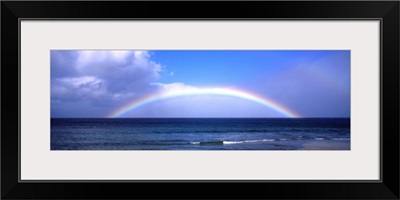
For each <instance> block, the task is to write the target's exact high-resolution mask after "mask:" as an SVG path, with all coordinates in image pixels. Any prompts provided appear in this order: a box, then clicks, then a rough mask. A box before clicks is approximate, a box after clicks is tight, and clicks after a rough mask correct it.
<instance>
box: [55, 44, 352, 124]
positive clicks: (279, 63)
mask: <svg viewBox="0 0 400 200" xmlns="http://www.w3.org/2000/svg"><path fill="white" fill-rule="evenodd" d="M185 88H186V89H187V88H200V89H201V88H230V89H234V90H241V91H245V92H246V93H249V94H254V95H256V96H258V97H262V98H266V99H269V100H271V101H273V102H276V103H278V104H280V105H281V106H283V107H285V108H287V109H288V110H290V111H293V112H295V113H298V114H299V115H301V116H302V117H349V116H350V51H346V50H343V51H341V50H337V51H326V50H324V51H320V50H317V51H311V50H305V51H301V50H290V51H289V50H279V51H278V50H277V51H272V50H240V51H239V50H158V51H71V50H53V51H51V117H105V116H108V115H109V114H110V113H112V112H114V111H115V110H118V109H120V108H121V107H123V106H124V105H127V104H129V103H130V102H132V101H135V100H137V99H140V98H143V97H146V96H149V95H153V96H154V95H157V94H163V93H165V92H170V91H179V90H184V89H185ZM121 117H285V116H283V115H282V113H279V112H276V110H273V109H271V108H269V107H266V106H263V105H260V104H258V103H255V102H251V101H248V100H246V99H240V98H236V97H232V96H224V95H200V96H199V95H193V96H191V95H186V96H180V97H173V98H167V99H161V100H158V101H154V102H152V103H148V104H145V105H143V106H140V107H138V108H136V109H133V110H130V111H129V112H127V113H126V114H124V115H123V116H121Z"/></svg>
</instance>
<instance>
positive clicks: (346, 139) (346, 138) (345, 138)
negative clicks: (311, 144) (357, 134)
mask: <svg viewBox="0 0 400 200" xmlns="http://www.w3.org/2000/svg"><path fill="white" fill-rule="evenodd" d="M332 140H350V138H332Z"/></svg>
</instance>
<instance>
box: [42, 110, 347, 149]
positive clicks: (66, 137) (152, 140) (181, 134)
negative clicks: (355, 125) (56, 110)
mask: <svg viewBox="0 0 400 200" xmlns="http://www.w3.org/2000/svg"><path fill="white" fill-rule="evenodd" d="M50 146H51V150H350V118H305V119H296V118H295V119H293V118H120V119H108V118H105V119H89V118H80V119H77V118H73V119H72V118H69V119H62V118H52V119H51V145H50Z"/></svg>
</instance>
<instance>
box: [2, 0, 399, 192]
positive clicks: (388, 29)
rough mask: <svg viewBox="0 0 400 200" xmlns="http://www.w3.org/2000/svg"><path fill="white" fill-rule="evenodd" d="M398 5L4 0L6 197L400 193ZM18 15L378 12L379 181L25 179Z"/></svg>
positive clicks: (326, 15)
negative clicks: (21, 158)
mask: <svg viewBox="0 0 400 200" xmlns="http://www.w3.org/2000/svg"><path fill="white" fill-rule="evenodd" d="M399 8H400V3H399V2H398V1H351V2H346V1H292V2H291V1H281V2H277V1H253V2H241V1H220V2H212V1H202V2H189V1H174V2H167V1H159V2H156V1H146V2H139V1H115V2H111V1H82V2H81V1H69V2H67V1H60V2H52V1H2V2H1V50H2V51H1V74H2V75H1V79H2V80H1V85H2V86H1V97H2V98H1V112H2V113H1V198H2V199H164V198H165V199H166V198H172V199H193V198H196V199H203V198H207V199H208V198H221V199H222V198H224V199H254V198H258V199H260V198H262V199H399V91H400V89H399ZM156 11H157V12H156ZM20 19H59V20H60V19H61V20H62V19H73V20H80V19H93V20H96V19H150V20H151V19H177V20H196V19H202V20H214V19H239V20H240V19H246V20H252V19H258V20H259V19H314V20H319V19H335V20H348V19H379V20H380V21H381V86H380V88H381V101H380V102H381V105H380V107H381V119H380V120H381V123H380V126H381V159H380V160H381V175H382V176H381V180H380V181H334V182H333V181H331V182H325V181H272V182H271V181H141V182H130V181H124V182H96V181H60V182H26V181H25V182H20V181H19V148H20V146H19V137H18V135H19V132H20V128H21V127H20V123H19V119H20V118H19V114H20V111H21V107H20V98H21V96H20V87H19V85H20V81H21V80H20V77H19V64H20V60H19V52H20V42H19V31H20V30H19V25H20ZM17 77H18V78H17ZM17 81H18V83H17ZM366 156H368V155H366ZM260 188H262V189H261V190H260ZM147 191H154V192H151V193H148V192H147ZM161 191H162V192H161ZM182 191H184V192H182Z"/></svg>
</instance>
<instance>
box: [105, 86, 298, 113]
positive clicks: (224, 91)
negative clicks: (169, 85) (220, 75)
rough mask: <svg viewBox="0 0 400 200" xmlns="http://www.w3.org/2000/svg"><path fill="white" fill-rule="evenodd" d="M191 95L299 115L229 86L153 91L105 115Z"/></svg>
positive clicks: (272, 102)
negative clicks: (228, 99)
mask: <svg viewBox="0 0 400 200" xmlns="http://www.w3.org/2000/svg"><path fill="white" fill-rule="evenodd" d="M192 95H222V96H231V97H236V98H241V99H246V100H249V101H253V102H256V103H259V104H261V105H264V106H266V107H269V108H271V109H273V110H275V111H277V112H279V113H281V114H282V115H284V116H287V117H292V118H298V117H301V116H300V115H298V114H296V113H295V112H293V111H291V110H290V109H289V108H287V107H284V106H282V105H280V104H278V103H277V102H274V101H272V100H271V99H268V98H265V97H260V96H257V95H255V94H252V93H249V92H246V91H242V90H238V89H229V88H186V89H183V90H172V91H169V92H164V93H154V94H150V95H148V96H145V97H142V98H139V99H136V100H134V101H132V102H130V103H128V104H126V105H124V106H122V107H120V108H118V109H117V110H115V111H114V112H112V113H111V114H109V115H108V116H107V117H109V118H116V117H120V116H122V115H124V114H126V113H128V112H129V111H131V110H134V109H136V108H138V107H140V106H143V105H146V104H149V103H152V102H155V101H160V100H163V99H168V98H172V97H179V96H192Z"/></svg>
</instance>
